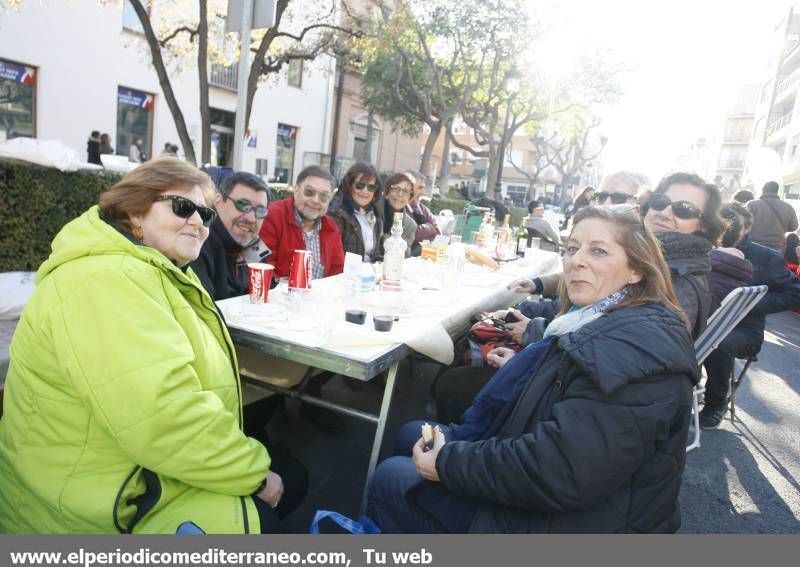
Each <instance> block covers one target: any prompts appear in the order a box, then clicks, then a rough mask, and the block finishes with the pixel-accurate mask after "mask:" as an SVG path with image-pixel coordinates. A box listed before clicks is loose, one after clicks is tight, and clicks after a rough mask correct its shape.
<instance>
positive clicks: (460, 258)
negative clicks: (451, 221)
mask: <svg viewBox="0 0 800 567" xmlns="http://www.w3.org/2000/svg"><path fill="white" fill-rule="evenodd" d="M465 261H466V250H464V245H463V244H461V237H460V236H458V235H457V234H454V235H452V236H451V237H450V245H449V246H448V247H447V271H446V272H445V277H444V278H445V279H444V287H445V288H446V289H454V288H455V287H457V286H458V280H459V278H460V277H461V274H462V273H463V272H464V263H465Z"/></svg>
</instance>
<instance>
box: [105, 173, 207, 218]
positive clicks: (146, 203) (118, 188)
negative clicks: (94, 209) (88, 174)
mask: <svg viewBox="0 0 800 567" xmlns="http://www.w3.org/2000/svg"><path fill="white" fill-rule="evenodd" d="M195 185H197V186H199V187H200V189H201V190H202V191H203V198H204V199H205V201H206V204H208V203H209V202H210V199H211V195H213V193H214V182H213V181H211V178H210V177H209V176H208V174H206V172H204V171H201V170H199V169H197V168H196V167H195V166H194V165H192V164H190V163H188V162H185V161H183V160H180V159H175V158H174V157H163V158H158V159H154V160H151V161H148V162H145V163H143V164H142V165H140V166H138V167H137V168H136V169H134V170H133V171H131V172H130V173H128V174H127V175H126V176H125V177H123V178H122V180H121V181H119V182H118V183H116V184H115V185H114V186H113V187H111V189H109V190H108V191H106V192H104V193H102V194H101V195H100V202H99V204H100V214H101V216H102V217H103V219H105V221H106V222H108V223H110V224H112V225H114V226H115V227H117V228H118V229H121V230H124V231H125V232H128V233H130V232H131V229H132V228H133V227H132V226H131V221H130V218H131V217H132V216H134V215H143V214H145V213H146V212H147V211H148V210H150V207H151V206H152V205H153V202H154V201H155V198H156V197H158V196H159V195H161V194H162V193H163V192H164V191H166V190H168V189H174V188H176V187H187V186H188V187H193V186H195Z"/></svg>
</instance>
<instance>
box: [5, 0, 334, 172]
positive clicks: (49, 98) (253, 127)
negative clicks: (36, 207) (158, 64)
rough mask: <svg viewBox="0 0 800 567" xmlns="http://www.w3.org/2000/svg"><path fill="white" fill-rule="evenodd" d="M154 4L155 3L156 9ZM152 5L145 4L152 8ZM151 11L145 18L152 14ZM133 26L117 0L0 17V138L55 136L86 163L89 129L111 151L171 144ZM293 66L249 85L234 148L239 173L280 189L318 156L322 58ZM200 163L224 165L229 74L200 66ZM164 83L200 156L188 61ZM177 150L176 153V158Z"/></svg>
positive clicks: (325, 70)
mask: <svg viewBox="0 0 800 567" xmlns="http://www.w3.org/2000/svg"><path fill="white" fill-rule="evenodd" d="M156 6H157V4H156ZM154 9H157V8H154ZM156 17H157V14H153V19H155V18H156ZM142 37H143V36H142V33H141V27H140V24H139V22H138V20H137V19H136V16H135V14H134V13H133V11H132V9H131V8H130V6H129V5H128V4H127V2H124V3H109V4H108V5H101V4H100V3H98V2H68V1H66V0H52V1H50V2H47V3H41V4H40V3H38V2H27V3H25V4H24V5H23V6H22V8H21V9H20V10H19V11H18V12H15V11H13V10H12V11H6V12H3V13H0V141H3V140H5V139H9V138H13V137H18V136H28V137H35V138H39V139H55V140H60V141H62V142H63V143H64V144H66V145H67V146H70V147H72V148H75V149H76V150H78V152H79V155H80V156H81V157H83V158H84V159H85V158H86V141H87V138H88V136H89V134H90V132H91V131H93V130H97V131H100V132H103V133H108V134H109V135H110V137H111V144H112V146H113V147H114V149H115V153H116V154H118V155H128V152H129V148H130V145H131V142H132V141H133V140H134V139H136V138H142V140H143V142H144V144H143V148H142V149H143V150H144V152H145V154H146V155H147V156H148V157H151V156H157V155H159V154H160V153H161V151H162V149H163V148H164V145H165V144H167V143H170V144H177V145H180V141H179V139H178V136H177V130H176V128H175V123H174V120H173V117H172V114H171V113H170V110H169V108H168V106H167V104H166V101H165V98H164V95H163V93H162V91H161V88H160V86H159V82H158V78H157V76H156V72H155V70H154V69H153V67H152V66H151V65H150V63H149V61H150V53H149V50H148V48H147V46H146V45H145V44H144V42H143V41H142ZM307 67H308V68H306V69H303V68H302V66H300V65H299V64H294V65H292V66H290V68H289V69H288V70H286V71H283V72H281V73H280V74H279V75H278V76H275V77H271V78H270V79H268V80H267V81H265V82H264V83H263V84H262V85H260V87H259V89H258V91H257V93H256V96H255V99H254V102H253V110H252V114H251V119H250V124H249V132H248V135H247V136H246V143H245V149H244V152H243V169H244V170H247V171H251V172H256V173H258V174H260V175H262V176H263V177H264V178H265V179H268V180H270V181H275V182H285V183H291V182H292V181H293V180H294V178H295V177H296V175H297V173H298V172H299V171H300V169H302V167H303V165H304V164H305V163H307V162H308V161H313V159H314V156H316V155H319V154H324V153H326V152H327V151H328V146H329V143H330V137H331V132H330V123H331V117H332V109H333V74H334V73H333V67H334V62H333V60H332V59H331V58H329V57H327V56H321V57H320V58H318V59H317V60H315V61H314V62H313V63H312V64H308V65H307ZM209 71H210V73H209V74H210V83H211V86H210V88H209V101H210V107H211V132H210V139H211V146H212V155H211V163H212V164H214V165H220V166H229V165H231V164H232V153H233V129H234V123H235V110H236V100H237V98H236V91H235V89H236V68H235V66H234V67H229V68H220V67H216V66H209ZM170 79H171V83H172V88H173V90H174V92H175V96H176V99H177V101H178V104H179V106H180V108H181V111H182V112H183V115H184V119H185V122H186V125H187V129H188V131H189V136H190V137H191V139H192V142H193V147H194V152H195V155H196V157H197V160H198V161H199V160H200V159H201V148H200V141H201V131H200V111H199V102H200V101H199V94H198V87H197V85H198V79H197V68H196V64H195V63H194V62H193V61H192V58H191V57H190V58H189V60H188V61H187V62H186V63H185V65H184V67H183V68H182V69H174V68H170ZM184 150H185V148H179V155H183V153H184Z"/></svg>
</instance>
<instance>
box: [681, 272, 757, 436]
mask: <svg viewBox="0 0 800 567" xmlns="http://www.w3.org/2000/svg"><path fill="white" fill-rule="evenodd" d="M766 293H767V286H765V285H759V286H752V287H737V288H736V289H734V290H733V291H732V292H730V293H729V294H728V295H726V296H725V299H723V300H722V303H721V304H720V306H719V309H717V310H716V311H714V313H712V314H711V317H709V318H708V325H707V326H706V330H705V331H703V334H702V335H700V336H699V337H698V339H697V340H696V341H695V342H694V352H695V356H697V365H698V366H699V367H702V365H703V362H705V360H706V358H708V355H709V354H711V353H712V352H714V350H715V349H716V348H717V347H718V346H719V344H720V343H721V342H722V341H723V339H724V338H725V337H727V336H728V334H729V333H730V332H731V331H733V329H734V328H735V327H736V325H738V324H739V322H740V321H741V320H742V319H744V318H745V316H746V315H747V314H748V313H749V312H750V310H751V309H753V307H755V306H756V304H757V303H758V302H759V301H760V300H761V298H762V297H764V295H765V294H766ZM701 370H702V368H701ZM705 391H706V389H705V386H703V385H702V384H698V385H697V386H695V388H694V391H693V395H692V425H693V426H694V439H693V440H692V442H691V443H690V444H689V445H688V446H687V447H686V451H687V452H689V451H691V450H692V449H696V448H697V447H699V446H700V412H699V411H698V404H699V402H700V396H702V395H703V394H705Z"/></svg>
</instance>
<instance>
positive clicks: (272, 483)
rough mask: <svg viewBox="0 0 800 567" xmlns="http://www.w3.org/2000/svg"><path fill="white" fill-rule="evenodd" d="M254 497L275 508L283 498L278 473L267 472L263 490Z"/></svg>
mask: <svg viewBox="0 0 800 567" xmlns="http://www.w3.org/2000/svg"><path fill="white" fill-rule="evenodd" d="M256 496H258V497H259V498H260V499H261V500H263V501H264V502H266V503H267V504H269V505H270V506H272V507H273V508H277V507H278V504H280V501H281V497H282V496H283V479H282V478H281V477H280V475H279V474H278V473H274V472H272V471H269V472H268V473H267V484H266V486H264V489H263V490H262V491H261V492H259V493H257V494H256Z"/></svg>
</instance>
